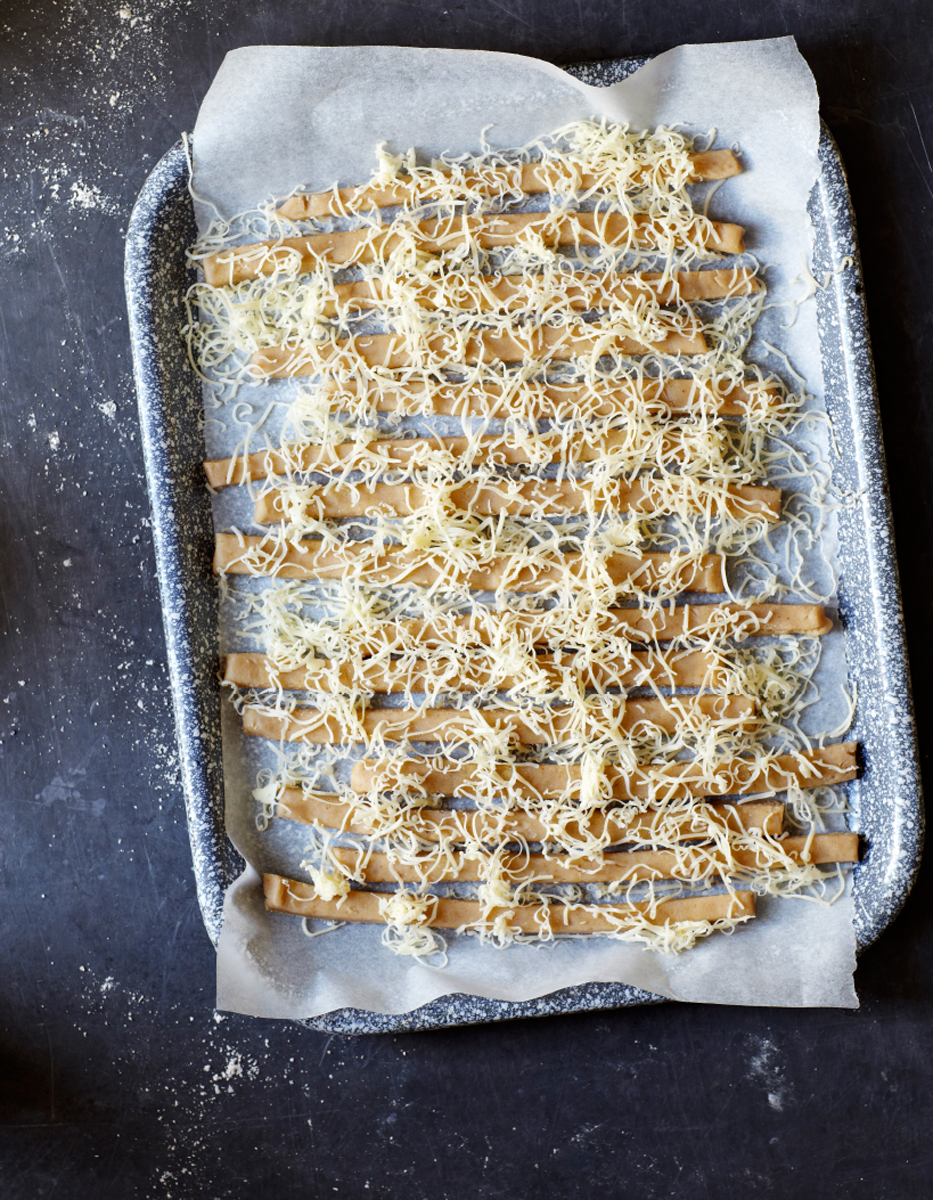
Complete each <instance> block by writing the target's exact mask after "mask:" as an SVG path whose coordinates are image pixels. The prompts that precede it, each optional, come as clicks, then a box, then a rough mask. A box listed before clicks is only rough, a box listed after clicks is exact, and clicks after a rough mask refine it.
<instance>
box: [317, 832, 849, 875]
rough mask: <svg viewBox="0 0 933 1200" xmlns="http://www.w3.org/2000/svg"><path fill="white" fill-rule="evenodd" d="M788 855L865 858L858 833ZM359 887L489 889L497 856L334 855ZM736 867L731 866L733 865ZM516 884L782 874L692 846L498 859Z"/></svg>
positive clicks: (755, 858)
mask: <svg viewBox="0 0 933 1200" xmlns="http://www.w3.org/2000/svg"><path fill="white" fill-rule="evenodd" d="M779 846H780V849H781V851H782V852H783V854H785V855H786V856H787V857H788V858H790V859H791V860H792V861H793V862H794V863H797V864H800V863H810V864H812V865H814V866H824V865H825V864H827V863H853V862H858V858H859V839H858V834H857V833H817V834H814V835H813V836H812V837H807V836H801V837H788V838H785V839H784V840H783V841H782V842H780V843H779ZM328 853H329V854H331V855H332V856H333V857H334V859H335V860H336V861H337V862H338V863H339V864H340V865H341V866H342V867H344V868H345V869H346V871H347V874H348V877H349V878H350V879H352V880H354V882H357V883H481V882H482V881H483V880H485V879H488V878H489V871H488V870H484V867H485V866H486V865H487V864H488V863H489V862H490V861H491V859H492V856H491V855H489V856H486V857H485V858H483V857H477V856H475V855H473V854H470V855H469V856H468V855H466V854H464V853H463V852H462V851H461V852H458V853H457V854H455V855H453V856H451V857H447V856H443V857H438V856H434V857H433V858H432V857H425V858H423V859H421V860H420V861H419V863H418V864H417V865H415V864H412V863H406V862H400V861H394V862H393V860H392V858H391V857H390V856H389V855H388V854H385V853H382V852H381V851H378V850H367V851H361V850H351V849H347V848H346V847H343V846H332V847H331V848H330V849H329V851H328ZM730 859H731V862H730ZM495 862H496V866H497V868H501V870H502V872H503V874H504V875H505V876H506V877H507V879H508V881H509V883H510V884H516V883H530V882H534V881H540V882H542V883H637V882H639V881H641V880H644V879H683V880H686V881H689V882H693V881H697V880H699V879H702V880H706V879H708V878H709V876H710V875H720V876H721V875H723V874H729V873H730V872H729V867H730V866H732V864H734V865H735V866H736V867H738V868H740V869H744V870H746V871H754V870H762V869H767V868H771V869H780V867H781V865H782V864H780V863H775V862H774V859H773V857H772V856H770V855H769V854H767V853H766V852H765V851H764V849H763V848H758V847H755V848H754V849H752V848H749V847H742V846H734V847H730V849H729V856H728V857H727V856H726V855H725V854H724V853H723V852H722V850H721V849H720V848H719V847H718V846H689V847H684V848H682V849H681V850H679V851H675V850H610V851H607V852H606V853H605V854H603V855H601V856H600V857H599V858H574V859H573V860H572V861H568V860H567V858H566V856H564V855H549V856H545V855H543V854H521V853H517V854H508V855H504V856H502V857H499V856H497V857H496V860H495Z"/></svg>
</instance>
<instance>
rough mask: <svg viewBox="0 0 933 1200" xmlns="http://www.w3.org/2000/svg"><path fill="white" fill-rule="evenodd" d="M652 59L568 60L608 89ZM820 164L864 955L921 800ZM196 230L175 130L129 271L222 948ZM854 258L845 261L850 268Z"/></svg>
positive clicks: (228, 879)
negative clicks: (852, 689) (192, 335)
mask: <svg viewBox="0 0 933 1200" xmlns="http://www.w3.org/2000/svg"><path fill="white" fill-rule="evenodd" d="M645 61H647V60H644V59H625V60H612V61H607V62H600V63H591V64H587V65H585V66H580V67H573V68H568V70H570V71H571V72H572V73H573V74H574V75H576V76H578V77H579V78H581V79H583V80H584V81H585V82H586V83H590V84H594V85H597V86H599V85H603V86H605V85H608V84H610V83H614V82H616V81H617V80H619V79H623V78H625V77H626V76H627V75H630V74H631V73H632V72H633V71H635V70H636V69H637V68H638V67H639V66H641V65H643V63H644V62H645ZM819 159H820V166H821V175H820V179H819V181H818V183H817V185H816V186H815V187H814V190H813V193H812V195H811V198H810V215H811V217H812V219H813V224H814V229H815V244H814V252H813V274H814V276H815V278H817V279H818V280H822V279H824V278H826V279H827V280H828V286H826V287H825V288H823V289H822V290H820V291H819V292H818V293H817V316H818V323H819V333H820V343H821V350H822V357H823V371H824V377H825V391H826V405H827V409H828V411H829V415H830V418H831V420H832V422H833V427H834V431H835V437H836V442H837V444H838V446H839V449H840V452H841V460H840V461H839V462H838V463H837V465H836V468H835V471H834V481H835V484H836V486H837V488H838V489H839V491H840V492H841V493H842V494H844V495H847V496H849V497H851V502H850V503H848V504H847V505H845V506H844V507H843V508H842V509H841V510H840V513H839V543H840V561H841V564H842V569H841V578H840V582H839V615H840V618H841V620H842V622H843V624H844V626H845V629H846V633H847V637H848V644H847V652H848V658H849V674H850V678H851V680H852V682H853V683H854V684H855V686H856V687H857V689H858V708H857V717H856V722H855V725H854V726H853V729H852V733H851V736H852V737H853V738H855V739H857V740H858V741H859V742H860V743H861V745H862V766H863V771H862V775H861V778H860V779H859V780H857V781H856V782H854V783H852V784H850V785H849V789H850V793H849V794H850V805H851V808H852V810H853V812H854V814H855V816H856V819H857V822H858V824H857V828H858V829H859V830H860V831H861V832H862V834H863V836H864V839H865V843H866V852H865V856H864V860H863V862H862V863H861V864H860V865H859V866H858V868H857V869H856V870H855V872H854V883H853V892H854V900H855V934H856V943H857V948H858V950H859V951H862V950H864V949H865V948H866V947H867V946H869V945H870V944H871V943H872V942H873V941H874V940H875V939H876V938H877V937H878V935H879V934H880V933H881V932H882V931H883V930H884V929H885V928H886V927H887V926H888V925H889V924H890V922H891V921H892V920H893V919H894V917H895V916H896V915H897V913H898V912H899V910H900V908H901V906H902V905H903V903H904V901H905V899H906V898H907V894H908V892H909V891H910V888H911V886H912V884H913V881H914V878H915V875H916V872H917V868H918V866H919V860H920V852H921V849H922V844H923V807H922V797H921V791H920V776H919V766H918V761H917V745H916V730H915V726H914V717H913V701H912V698H911V693H910V677H909V672H908V667H907V656H906V648H905V643H904V628H903V614H902V610H901V600H900V586H899V582H898V574H897V561H896V558H895V553H894V537H893V531H892V526H891V508H890V500H889V495H888V484H887V477H886V473H885V461H884V447H883V444H882V441H881V429H880V419H879V413H878V398H877V391H876V388H875V377H874V369H873V366H872V359H871V349H870V345H869V341H868V325H867V320H866V315H865V304H864V299H863V294H862V277H861V266H860V263H859V256H858V246H857V241H856V233H855V221H854V217H853V213H852V206H851V202H850V199H849V192H848V187H847V184H846V178H845V171H844V169H843V166H842V162H841V159H840V157H839V152H838V149H837V148H836V144H835V142H834V141H833V139H832V136H831V134H830V133H829V131H828V129H827V128H826V127H825V126H822V129H821V138H820V146H819ZM196 236H197V231H196V227H195V219H194V209H193V205H192V202H191V197H190V195H189V193H188V164H187V159H186V155H185V150H184V146H183V145H182V143H181V142H178V143H177V144H176V145H175V146H173V147H172V149H171V150H170V151H169V152H168V153H167V154H166V155H165V157H164V158H162V159H161V160H160V162H159V163H158V164H157V165H156V167H155V169H154V170H153V171H152V173H151V174H150V175H149V177H148V179H147V180H146V182H145V184H144V186H143V189H142V191H141V192H140V195H139V198H138V200H137V202H136V205H135V207H134V209H133V213H132V216H131V218H130V224H129V230H128V233H127V244H126V269H125V282H126V297H127V307H128V310H129V327H130V338H131V343H132V351H133V370H134V375H135V379H136V390H137V396H138V400H139V415H140V424H141V428H142V447H143V456H144V459H145V464H146V476H147V479H148V482H149V496H150V501H151V504H152V529H153V539H154V542H155V553H156V565H157V569H158V577H159V588H160V592H161V598H162V614H163V620H164V623H165V640H166V649H167V654H168V664H169V676H170V680H171V687H172V695H173V699H174V706H175V721H176V727H177V733H178V746H179V753H180V758H181V772H182V781H183V785H184V792H185V803H186V808H187V815H188V830H189V835H190V838H191V852H192V859H193V864H194V875H195V880H196V884H197V894H198V901H199V903H200V906H201V912H202V914H203V918H204V925H205V928H206V929H207V933H208V935H209V937H210V939H211V941H212V942H214V944H215V945H216V943H217V939H218V937H219V935H220V927H221V922H222V915H223V898H224V892H225V890H226V888H227V887H228V885H229V884H231V883H232V882H233V881H234V879H235V878H236V877H237V876H238V875H239V873H240V871H241V870H242V868H243V862H242V860H241V858H240V856H239V855H238V854H237V853H236V851H235V850H234V848H233V847H232V845H231V844H230V842H229V840H228V839H227V836H226V833H225V832H224V817H223V803H224V802H223V767H222V756H221V740H220V685H219V682H218V671H217V667H218V641H217V615H218V612H217V583H216V580H215V579H214V577H213V575H212V572H211V559H212V554H213V544H214V529H213V525H212V520H211V506H210V500H209V496H208V493H207V489H206V487H205V485H204V477H203V472H202V469H201V460H202V458H203V457H204V440H203V436H202V433H201V423H200V415H201V405H202V400H201V388H200V383H199V380H198V378H197V376H196V375H195V373H194V371H193V370H192V369H191V366H190V364H189V362H188V358H187V352H186V347H185V343H184V339H183V337H182V334H181V329H182V326H183V324H184V321H185V307H184V297H185V292H186V290H187V289H188V287H189V286H190V285H191V284H192V283H194V282H195V274H194V272H193V271H191V270H189V269H188V268H187V267H186V262H185V250H186V247H188V246H190V245H191V244H192V243H193V242H194V241H195V240H196ZM846 259H851V260H852V262H853V265H852V266H851V267H850V268H849V269H848V270H842V269H841V268H842V265H843V263H844V262H845V260H846ZM663 1000H664V997H661V996H656V995H653V994H651V993H649V992H645V991H642V990H640V989H638V988H634V987H630V986H627V985H625V984H612V983H593V984H588V985H580V986H577V987H571V988H565V989H563V990H561V991H558V992H553V993H551V994H550V995H547V996H542V997H539V998H536V999H534V1000H528V1001H524V1002H518V1003H516V1002H508V1001H497V1000H487V999H483V998H480V997H477V996H466V995H453V996H444V997H441V998H439V999H437V1000H434V1001H432V1002H431V1003H430V1004H426V1005H424V1006H423V1007H421V1008H418V1009H416V1010H414V1011H413V1012H408V1013H402V1014H398V1015H391V1014H390V1015H386V1014H381V1013H371V1012H364V1011H361V1010H358V1009H349V1008H344V1009H338V1010H336V1011H334V1012H331V1013H327V1014H325V1015H323V1016H320V1017H316V1018H314V1019H312V1020H309V1021H307V1022H304V1023H305V1024H307V1025H309V1026H311V1027H313V1028H315V1029H321V1030H326V1031H329V1032H335V1033H376V1032H394V1031H401V1030H414V1029H433V1028H439V1027H442V1026H445V1025H465V1024H470V1023H475V1022H480V1021H500V1020H507V1019H509V1018H513V1017H524V1016H546V1015H548V1014H551V1013H566V1012H580V1011H585V1010H591V1009H603V1008H620V1007H626V1006H628V1005H634V1004H657V1003H661V1002H662V1001H663Z"/></svg>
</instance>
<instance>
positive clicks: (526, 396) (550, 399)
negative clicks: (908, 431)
mask: <svg viewBox="0 0 933 1200" xmlns="http://www.w3.org/2000/svg"><path fill="white" fill-rule="evenodd" d="M315 391H316V392H320V393H323V394H325V395H330V396H332V397H333V399H334V403H335V406H339V405H340V403H341V400H342V399H343V404H344V405H346V404H347V402H348V401H350V402H351V403H352V402H359V401H360V400H367V401H369V403H370V404H371V406H372V411H373V412H398V411H400V410H402V411H416V412H424V413H433V414H435V415H438V416H455V417H456V416H460V417H468V416H472V417H500V418H506V417H509V416H511V415H513V414H514V413H515V411H516V407H517V401H519V400H522V401H528V402H531V403H532V405H533V408H534V410H535V412H536V413H537V415H538V416H539V417H548V418H551V419H555V420H556V419H561V420H574V419H577V418H578V417H588V418H595V417H611V416H613V415H615V414H616V413H624V412H631V411H632V409H633V408H639V407H641V406H643V405H648V406H649V407H650V408H651V409H655V410H656V411H657V415H658V416H661V417H663V416H666V415H668V414H669V413H677V414H681V413H683V414H684V415H687V416H689V415H691V414H692V412H694V411H696V410H699V411H701V412H716V413H718V414H719V415H720V416H724V417H742V416H745V415H747V413H748V411H749V410H750V409H752V410H758V409H760V408H762V407H764V408H771V407H772V406H774V405H777V404H778V403H779V402H780V400H781V396H782V394H783V393H782V389H781V386H780V384H777V383H760V382H759V381H758V380H754V379H751V380H747V381H746V382H745V383H744V384H737V383H734V382H732V381H730V380H727V379H722V380H714V381H712V383H710V382H703V381H701V380H699V379H664V380H660V379H641V380H637V379H622V380H598V381H597V382H595V383H594V384H593V385H592V386H590V385H585V384H559V383H554V382H543V381H541V380H539V379H530V380H529V379H524V378H522V376H520V375H514V376H511V377H506V378H505V379H504V380H503V382H502V383H490V384H485V385H477V384H473V383H459V384H458V383H442V384H438V383H436V382H433V381H432V382H418V381H414V382H405V383H404V384H403V383H394V382H387V381H386V380H385V379H382V378H380V379H376V380H369V381H361V380H356V379H350V380H347V381H346V382H342V383H340V382H337V381H335V380H328V381H326V382H324V383H322V384H320V385H316V386H315Z"/></svg>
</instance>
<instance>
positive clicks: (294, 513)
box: [253, 479, 781, 525]
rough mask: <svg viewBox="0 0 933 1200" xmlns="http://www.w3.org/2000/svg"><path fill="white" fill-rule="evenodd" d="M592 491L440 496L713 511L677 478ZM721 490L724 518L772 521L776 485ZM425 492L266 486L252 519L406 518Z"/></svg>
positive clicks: (577, 484)
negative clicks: (287, 489) (387, 515)
mask: <svg viewBox="0 0 933 1200" xmlns="http://www.w3.org/2000/svg"><path fill="white" fill-rule="evenodd" d="M593 491H594V489H593V487H592V485H591V484H589V483H587V482H586V481H585V480H572V479H564V480H561V481H560V482H558V481H556V480H552V479H521V480H515V481H512V482H510V481H508V480H503V481H502V482H501V483H495V482H492V481H487V482H485V483H458V484H456V485H454V486H451V487H450V488H447V489H445V492H444V496H445V499H446V502H447V503H448V504H449V505H450V506H451V507H453V508H455V509H461V510H464V511H469V512H470V513H472V514H473V515H475V516H480V517H490V516H493V517H496V516H498V515H499V514H500V513H506V514H508V515H509V516H513V517H528V516H534V515H537V514H541V515H542V516H556V515H563V514H569V513H582V512H587V511H588V510H590V509H591V508H592V509H593V510H594V511H598V512H599V513H600V514H602V513H604V512H608V511H612V512H638V513H656V512H661V513H663V512H672V511H680V510H681V509H682V508H684V507H686V508H688V509H689V510H690V511H691V512H703V511H706V510H707V509H710V510H711V512H712V514H713V515H714V516H718V515H719V513H720V504H719V503H718V502H717V498H716V497H712V496H710V495H708V494H704V491H703V489H702V487H696V486H693V485H691V481H690V480H686V481H680V485H679V487H678V481H677V480H664V481H663V483H657V482H656V481H652V480H651V479H644V480H640V479H636V480H633V481H632V482H630V483H629V482H624V481H622V480H616V481H614V482H613V483H604V484H600V486H599V491H598V507H597V502H596V499H595V498H594V495H593ZM721 491H722V508H724V509H725V511H726V512H727V513H728V514H729V515H730V516H732V517H735V518H737V519H739V520H754V519H756V518H757V519H760V520H765V521H778V520H780V517H781V491H780V488H771V487H751V486H748V485H745V484H731V485H728V486H727V487H723V488H722V489H721ZM678 493H680V494H678ZM684 493H686V494H684ZM431 494H432V493H431V491H430V490H429V489H427V488H423V487H419V486H417V485H415V484H411V483H382V482H379V481H375V482H372V483H346V484H344V483H339V484H330V485H328V486H325V487H315V488H306V489H304V490H303V492H302V493H301V494H299V493H298V492H297V491H292V492H282V491H281V490H279V489H276V488H273V489H270V490H269V491H267V492H264V493H263V494H262V495H261V496H260V497H259V498H258V500H257V501H256V508H255V512H254V515H253V520H254V521H255V522H256V524H257V525H273V524H275V523H276V522H280V521H285V520H288V521H292V522H294V521H305V522H306V521H308V520H317V521H321V520H340V519H346V518H349V517H366V516H372V515H373V514H374V513H376V512H377V511H379V510H380V509H381V510H384V511H385V510H387V511H389V512H390V513H393V514H394V515H396V516H399V517H410V516H412V515H413V514H414V513H416V512H418V511H419V510H422V509H423V508H424V506H425V504H426V503H427V502H428V500H429V498H430V497H431Z"/></svg>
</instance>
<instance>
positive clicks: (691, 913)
mask: <svg viewBox="0 0 933 1200" xmlns="http://www.w3.org/2000/svg"><path fill="white" fill-rule="evenodd" d="M262 882H263V891H264V893H265V898H266V908H268V909H270V910H271V911H273V912H281V913H291V914H292V915H293V916H297V917H312V918H316V919H318V920H323V921H360V922H366V923H368V924H385V923H386V922H387V920H388V918H387V917H384V916H383V915H382V908H381V906H380V900H381V901H383V902H384V901H386V900H387V899H388V897H387V896H386V895H384V894H380V893H379V892H362V891H357V890H353V891H351V892H350V893H349V894H348V895H346V896H344V897H342V899H341V900H321V899H320V898H319V897H318V895H317V893H316V892H315V890H314V886H313V884H310V883H301V882H299V881H297V880H294V879H285V878H283V877H282V876H281V875H264V876H263V880H262ZM421 899H429V900H430V910H429V912H428V913H426V915H425V919H424V920H423V921H419V922H418V923H419V924H424V925H428V926H430V927H432V928H434V929H460V930H480V929H488V930H491V929H492V927H493V925H494V924H495V922H496V921H497V920H499V919H501V918H505V920H506V923H507V924H508V926H509V928H510V929H511V930H513V931H515V932H521V933H530V934H541V933H546V932H552V933H555V934H560V933H578V934H580V933H583V934H585V933H612V932H614V931H616V930H618V929H620V928H625V926H626V924H627V919H630V920H631V921H633V922H635V921H637V922H638V923H639V924H641V923H642V922H643V921H645V920H647V921H650V923H651V924H652V925H668V924H673V923H675V922H681V921H703V922H713V921H723V920H739V921H744V920H748V919H749V918H751V917H753V916H754V915H755V896H754V894H753V893H752V892H734V893H726V894H724V895H717V896H691V897H689V898H686V899H682V900H662V901H659V902H658V903H657V904H656V905H655V906H654V909H653V910H652V909H651V907H650V906H649V905H648V904H618V905H616V904H613V905H595V904H587V905H565V904H561V903H560V902H554V903H553V904H548V905H544V904H516V905H514V906H512V907H509V908H492V909H484V908H483V907H482V906H481V905H480V904H479V903H478V902H477V901H476V900H453V899H449V898H447V897H430V898H428V897H421Z"/></svg>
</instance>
